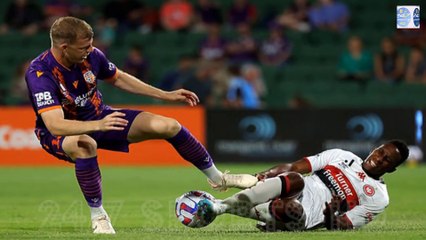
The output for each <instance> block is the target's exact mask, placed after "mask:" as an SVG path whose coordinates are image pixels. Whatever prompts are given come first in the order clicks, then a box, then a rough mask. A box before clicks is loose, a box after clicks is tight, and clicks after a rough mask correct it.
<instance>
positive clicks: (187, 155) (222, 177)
mask: <svg viewBox="0 0 426 240" xmlns="http://www.w3.org/2000/svg"><path fill="white" fill-rule="evenodd" d="M150 139H165V140H167V141H168V142H169V143H170V144H171V145H172V146H173V147H174V148H175V149H176V151H177V152H178V153H179V154H180V156H181V157H182V158H183V159H185V160H186V161H188V162H190V163H192V164H193V165H194V166H196V167H197V168H198V169H200V170H201V171H202V172H203V173H204V174H205V175H206V176H207V177H208V178H209V179H210V180H211V182H213V183H214V184H215V186H218V187H224V188H226V187H227V186H229V187H240V188H247V187H251V186H253V185H254V184H256V182H257V178H256V177H254V176H252V175H249V174H240V175H232V174H223V173H222V172H221V171H219V170H218V169H217V168H216V166H215V165H214V163H213V160H212V158H211V157H210V154H209V153H208V152H207V150H206V149H205V148H204V146H203V145H202V144H201V143H200V142H199V141H198V140H197V139H196V138H195V137H194V136H192V134H191V133H190V132H189V131H188V129H186V128H185V127H183V126H181V125H180V124H179V122H178V121H176V120H175V119H172V118H168V117H164V116H160V115H156V114H152V113H148V112H141V113H139V114H138V116H137V117H136V118H135V120H134V121H133V123H132V125H131V127H130V130H129V134H128V140H129V142H131V143H135V142H141V141H145V140H150Z"/></svg>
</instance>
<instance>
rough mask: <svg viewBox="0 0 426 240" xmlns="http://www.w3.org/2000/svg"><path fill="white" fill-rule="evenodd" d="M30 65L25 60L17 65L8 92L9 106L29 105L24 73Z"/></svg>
mask: <svg viewBox="0 0 426 240" xmlns="http://www.w3.org/2000/svg"><path fill="white" fill-rule="evenodd" d="M29 65H30V61H29V60H26V61H24V62H23V63H21V64H19V65H18V67H17V68H16V71H15V74H14V75H13V77H12V84H11V88H10V90H9V99H8V101H9V102H8V103H9V104H14V105H29V104H30V99H29V98H28V89H27V83H26V82H25V71H26V70H27V68H28V66H29Z"/></svg>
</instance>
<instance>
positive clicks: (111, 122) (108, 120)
mask: <svg viewBox="0 0 426 240" xmlns="http://www.w3.org/2000/svg"><path fill="white" fill-rule="evenodd" d="M124 116H126V114H125V113H122V112H113V113H111V114H109V115H107V116H105V117H104V118H103V119H101V120H99V121H98V123H99V130H100V131H102V132H104V131H110V130H119V131H120V130H124V128H125V127H126V126H127V124H128V123H129V121H127V120H126V119H124V118H123V117H124Z"/></svg>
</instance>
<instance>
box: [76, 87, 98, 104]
mask: <svg viewBox="0 0 426 240" xmlns="http://www.w3.org/2000/svg"><path fill="white" fill-rule="evenodd" d="M94 91H95V88H92V89H90V91H88V92H87V93H84V94H82V95H79V96H77V97H76V98H75V99H74V103H75V105H77V106H78V107H84V106H86V103H87V101H89V99H90V98H91V96H92V95H93V92H94Z"/></svg>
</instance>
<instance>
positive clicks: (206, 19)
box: [194, 0, 223, 32]
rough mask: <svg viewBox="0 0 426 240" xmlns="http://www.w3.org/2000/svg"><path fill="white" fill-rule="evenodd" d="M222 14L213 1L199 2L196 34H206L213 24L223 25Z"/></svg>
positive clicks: (196, 10)
mask: <svg viewBox="0 0 426 240" xmlns="http://www.w3.org/2000/svg"><path fill="white" fill-rule="evenodd" d="M222 22H223V19H222V12H221V10H220V8H219V7H218V6H217V5H216V3H215V2H213V1H212V0H198V1H197V5H196V6H195V23H194V30H195V31H196V32H206V31H208V29H209V26H210V25H212V24H222Z"/></svg>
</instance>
